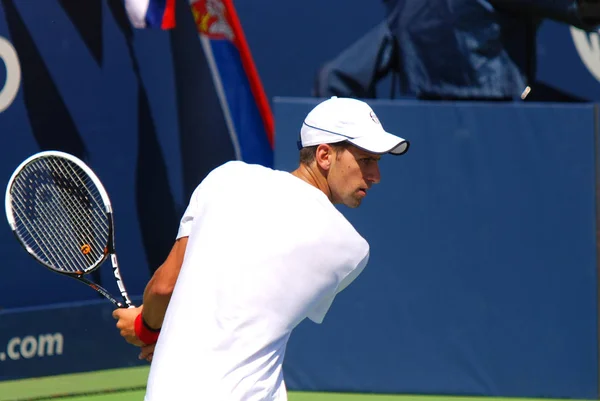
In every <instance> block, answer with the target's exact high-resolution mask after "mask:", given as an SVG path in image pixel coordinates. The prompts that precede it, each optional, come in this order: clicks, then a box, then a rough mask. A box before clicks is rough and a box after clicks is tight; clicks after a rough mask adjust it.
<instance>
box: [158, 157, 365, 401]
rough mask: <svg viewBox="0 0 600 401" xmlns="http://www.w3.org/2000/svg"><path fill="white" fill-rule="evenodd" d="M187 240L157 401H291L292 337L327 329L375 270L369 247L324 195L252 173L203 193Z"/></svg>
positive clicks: (205, 185)
mask: <svg viewBox="0 0 600 401" xmlns="http://www.w3.org/2000/svg"><path fill="white" fill-rule="evenodd" d="M185 236H189V239H188V244H187V249H186V253H185V258H184V261H183V265H182V268H181V272H180V275H179V278H178V281H177V284H176V286H175V289H174V291H173V296H172V298H171V302H170V304H169V307H168V310H167V313H166V316H165V320H164V323H163V326H162V331H161V335H160V338H159V341H158V343H157V346H156V350H155V353H154V357H153V361H152V365H151V369H150V376H149V380H148V387H147V393H146V401H173V400H177V401H185V400H209V401H242V400H243V401H258V400H286V399H287V395H286V389H285V384H284V381H283V374H282V363H283V357H284V354H285V348H286V344H287V341H288V338H289V336H290V333H291V331H292V329H293V328H294V327H296V326H297V325H298V324H299V323H300V322H301V321H302V320H304V319H305V318H306V317H308V318H310V319H311V320H313V321H314V322H317V323H321V322H322V321H323V318H324V317H325V314H326V313H327V311H328V309H329V307H330V306H331V303H332V302H333V299H334V297H335V295H336V294H337V293H338V292H340V291H341V290H343V289H344V288H345V287H346V286H347V285H348V284H350V283H351V282H352V281H353V280H354V279H355V278H356V277H357V276H358V275H359V274H360V272H361V271H362V270H363V269H364V267H365V265H366V264H367V261H368V257H369V245H368V243H367V242H366V241H365V240H364V239H363V238H362V237H361V236H360V235H359V234H358V233H357V232H356V230H355V229H354V228H353V227H352V225H351V224H350V223H349V222H348V221H347V220H346V218H345V217H344V216H343V215H342V214H341V213H340V212H339V211H338V210H337V209H336V208H335V207H334V206H333V205H332V204H331V202H330V201H329V199H328V198H327V197H326V196H325V194H324V193H323V192H321V191H320V190H318V189H317V188H315V187H313V186H311V185H310V184H308V183H306V182H304V181H302V180H301V179H299V178H297V177H295V176H293V175H292V174H290V173H287V172H283V171H277V170H271V169H269V168H266V167H263V166H259V165H249V164H245V163H243V162H228V163H226V164H224V165H223V166H221V167H219V168H217V169H215V170H214V171H213V172H211V173H210V174H209V175H208V176H207V177H206V179H205V180H203V181H202V183H201V184H200V185H199V186H198V188H197V189H196V190H195V191H194V193H193V195H192V198H191V200H190V204H189V206H188V208H187V210H186V211H185V214H184V216H183V218H182V220H181V224H180V227H179V233H178V235H177V237H178V238H181V237H185Z"/></svg>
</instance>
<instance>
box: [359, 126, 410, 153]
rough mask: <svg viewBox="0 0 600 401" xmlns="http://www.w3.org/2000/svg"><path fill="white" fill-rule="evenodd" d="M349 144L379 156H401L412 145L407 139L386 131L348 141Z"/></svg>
mask: <svg viewBox="0 0 600 401" xmlns="http://www.w3.org/2000/svg"><path fill="white" fill-rule="evenodd" d="M348 142H350V143H352V144H353V145H355V146H356V147H358V148H361V149H363V150H366V151H367V152H371V153H376V154H379V155H383V154H386V153H390V154H392V155H396V156H400V155H403V154H404V153H406V152H407V151H408V147H409V146H410V143H409V142H408V141H407V140H406V139H404V138H400V137H399V136H396V135H392V134H390V133H388V132H385V131H383V132H381V133H377V134H376V135H366V136H363V137H360V138H353V139H348Z"/></svg>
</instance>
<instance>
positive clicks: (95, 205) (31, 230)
mask: <svg viewBox="0 0 600 401" xmlns="http://www.w3.org/2000/svg"><path fill="white" fill-rule="evenodd" d="M5 209H6V217H7V220H8V223H9V225H10V227H11V229H12V231H13V233H14V234H15V236H16V237H17V239H18V240H19V242H20V243H21V245H22V246H23V247H24V248H25V250H27V252H28V253H29V254H30V255H31V256H33V257H34V258H35V259H36V260H37V261H38V262H39V263H41V264H42V265H44V266H45V267H47V268H48V269H50V270H53V271H55V272H58V273H62V274H66V275H74V276H81V275H83V274H87V273H91V272H92V271H94V270H95V269H97V268H98V267H99V266H100V265H101V264H102V262H104V260H106V258H107V257H108V255H109V253H112V252H113V246H114V244H113V238H112V237H113V220H112V207H111V204H110V199H109V197H108V194H107V192H106V190H105V188H104V186H103V185H102V183H101V181H100V179H98V177H97V176H96V174H95V173H94V172H93V171H92V170H91V169H90V168H89V167H88V166H87V165H86V164H85V163H84V162H83V161H81V160H80V159H78V158H77V157H75V156H73V155H71V154H68V153H64V152H60V151H44V152H39V153H36V154H34V155H32V156H30V157H28V158H27V159H25V160H24V161H23V162H22V163H21V164H20V165H19V166H18V167H17V168H16V169H15V171H14V172H13V174H12V176H11V177H10V179H9V181H8V185H7V188H6V195H5Z"/></svg>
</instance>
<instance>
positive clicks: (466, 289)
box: [274, 98, 598, 399]
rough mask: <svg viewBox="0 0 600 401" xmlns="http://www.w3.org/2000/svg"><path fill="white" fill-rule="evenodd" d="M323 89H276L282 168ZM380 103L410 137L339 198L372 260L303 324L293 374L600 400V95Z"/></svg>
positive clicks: (341, 385) (390, 386)
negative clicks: (599, 223)
mask: <svg viewBox="0 0 600 401" xmlns="http://www.w3.org/2000/svg"><path fill="white" fill-rule="evenodd" d="M316 102H317V101H316V100H306V99H284V98H281V99H278V100H277V101H276V102H275V107H274V110H275V117H276V121H277V138H278V140H277V148H276V154H275V155H276V158H275V164H276V167H277V168H280V169H284V170H288V171H291V170H292V169H294V168H295V167H296V165H297V159H298V157H297V153H298V151H297V148H296V140H297V137H298V132H299V130H300V127H301V125H302V121H303V119H304V117H305V116H306V114H307V112H308V111H309V110H310V109H311V108H312V107H313V106H314V105H315V104H316ZM372 104H373V108H374V110H375V112H376V113H377V116H378V117H379V119H380V120H381V122H382V124H383V126H384V127H385V129H386V130H388V131H389V132H392V133H396V134H398V135H401V136H402V137H404V138H407V139H408V140H410V141H411V148H410V150H409V151H408V153H407V154H406V155H404V156H399V157H395V156H387V157H384V158H383V159H382V161H381V163H380V166H381V176H382V180H381V183H380V184H379V185H376V186H375V187H373V188H372V189H371V191H370V192H369V195H368V196H367V198H366V199H365V200H364V201H363V204H362V205H361V207H360V208H358V209H347V208H344V207H340V210H341V211H342V212H343V213H344V214H345V215H346V216H347V217H348V218H349V219H350V221H351V222H352V223H353V224H354V226H355V227H356V229H357V230H358V232H359V233H361V234H362V235H363V236H364V237H365V238H366V239H367V240H368V241H369V243H370V245H371V258H370V261H369V265H368V266H367V268H366V269H365V271H364V272H363V273H362V275H361V276H360V277H359V278H358V279H357V280H356V281H355V282H354V283H353V284H352V285H351V286H350V287H348V288H347V289H346V290H344V292H343V293H341V294H340V295H339V296H338V298H337V299H336V301H335V302H334V304H333V306H332V308H331V310H330V312H329V314H328V316H327V317H326V318H325V321H324V323H323V324H322V325H321V326H317V325H314V324H312V323H310V322H305V323H303V324H301V325H300V326H299V327H298V329H297V331H296V332H294V334H293V335H292V337H291V340H290V343H289V346H288V348H287V351H286V362H285V366H284V371H285V374H286V381H287V384H288V388H290V389H302V390H320V391H351V392H377V393H404V394H406V393H408V394H455V395H484V396H503V397H549V398H585V399H595V398H598V333H597V324H598V318H597V316H598V315H597V313H598V311H597V271H596V268H597V260H596V209H595V208H596V199H595V188H596V179H597V177H596V173H595V169H596V167H595V157H596V156H595V152H596V151H595V149H596V142H595V135H596V132H595V130H596V127H595V113H596V107H595V106H594V105H580V106H570V105H545V106H543V105H522V104H521V105H519V104H503V105H501V104H485V103H477V104H468V103H461V104H439V103H438V104H436V103H419V102H390V101H388V102H385V101H378V102H373V103H372Z"/></svg>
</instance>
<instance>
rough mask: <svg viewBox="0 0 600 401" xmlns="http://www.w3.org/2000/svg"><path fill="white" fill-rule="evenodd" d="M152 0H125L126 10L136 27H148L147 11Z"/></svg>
mask: <svg viewBox="0 0 600 401" xmlns="http://www.w3.org/2000/svg"><path fill="white" fill-rule="evenodd" d="M149 4H150V0H125V11H127V15H128V16H129V21H131V25H133V26H134V27H136V28H145V27H146V13H147V12H148V5H149Z"/></svg>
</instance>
